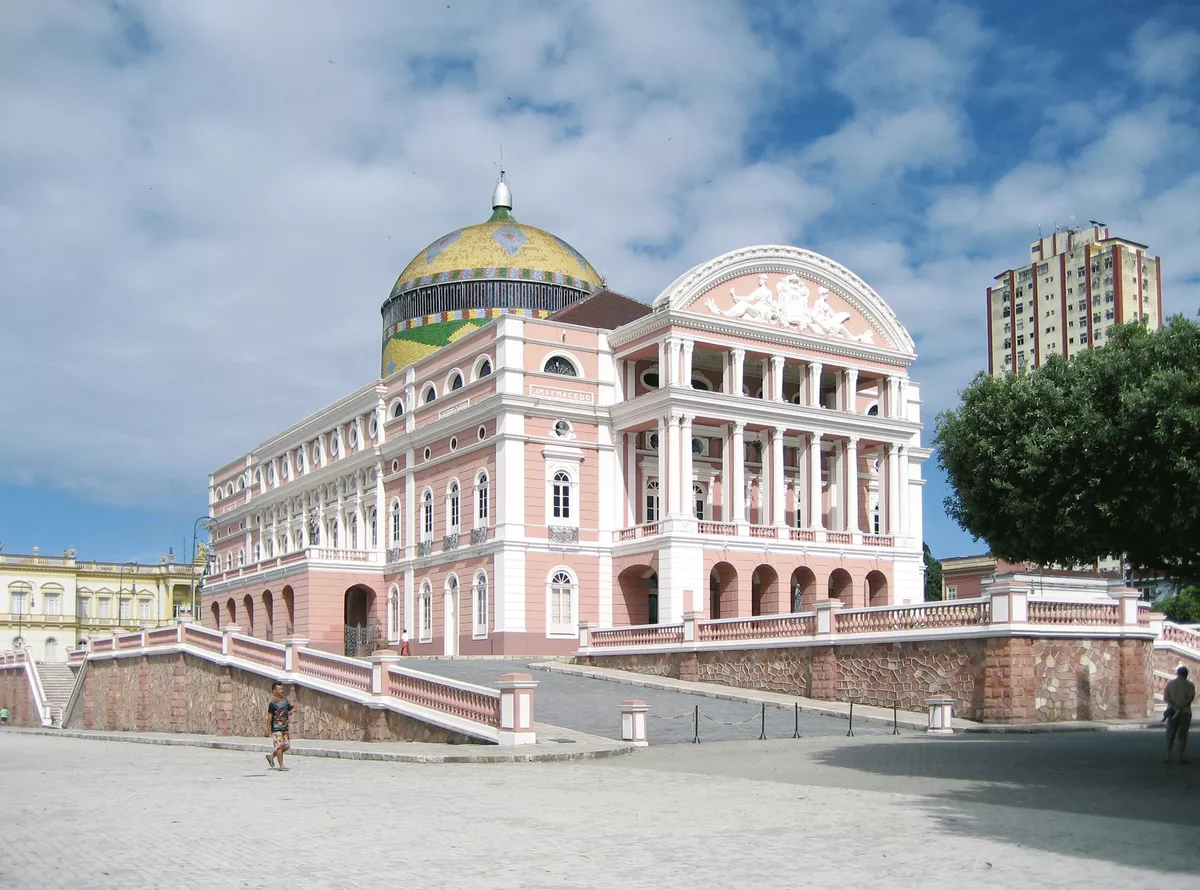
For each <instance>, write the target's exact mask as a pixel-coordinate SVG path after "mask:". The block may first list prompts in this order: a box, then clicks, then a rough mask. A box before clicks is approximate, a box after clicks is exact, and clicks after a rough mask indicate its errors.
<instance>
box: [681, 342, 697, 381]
mask: <svg viewBox="0 0 1200 890" xmlns="http://www.w3.org/2000/svg"><path fill="white" fill-rule="evenodd" d="M695 347H696V344H695V342H693V341H692V340H684V341H683V361H682V367H681V369H680V375H679V385H680V386H685V387H690V386H691V385H692V350H693V349H695Z"/></svg>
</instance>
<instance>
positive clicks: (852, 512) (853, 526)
mask: <svg viewBox="0 0 1200 890" xmlns="http://www.w3.org/2000/svg"><path fill="white" fill-rule="evenodd" d="M859 530H860V529H859V527H858V439H856V438H855V437H854V436H851V437H850V438H848V439H847V440H846V531H850V532H856V531H859Z"/></svg>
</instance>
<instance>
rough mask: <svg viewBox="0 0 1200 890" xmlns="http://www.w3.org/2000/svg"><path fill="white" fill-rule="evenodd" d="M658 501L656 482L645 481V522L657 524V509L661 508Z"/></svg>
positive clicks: (658, 517)
mask: <svg viewBox="0 0 1200 890" xmlns="http://www.w3.org/2000/svg"><path fill="white" fill-rule="evenodd" d="M661 503H662V502H661V501H660V500H659V489H658V480H657V479H649V480H647V481H646V522H658V520H659V519H660V518H661V516H660V513H659V508H660V506H661Z"/></svg>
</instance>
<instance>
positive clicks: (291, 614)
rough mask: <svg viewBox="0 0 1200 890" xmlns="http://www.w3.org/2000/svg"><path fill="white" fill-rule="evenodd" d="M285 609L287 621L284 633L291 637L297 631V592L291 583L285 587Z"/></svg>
mask: <svg viewBox="0 0 1200 890" xmlns="http://www.w3.org/2000/svg"><path fill="white" fill-rule="evenodd" d="M283 611H284V616H283V618H284V621H286V622H287V627H286V628H285V629H284V633H286V634H287V635H288V636H289V637H290V636H292V635H293V634H294V633H295V632H296V592H295V591H294V590H292V586H291V585H290V584H288V585H287V586H285V587H284V588H283Z"/></svg>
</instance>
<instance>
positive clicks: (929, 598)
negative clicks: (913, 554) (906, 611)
mask: <svg viewBox="0 0 1200 890" xmlns="http://www.w3.org/2000/svg"><path fill="white" fill-rule="evenodd" d="M921 548H922V551H923V555H924V558H925V601H926V602H936V601H938V600H940V599H941V598H942V564H941V563H940V562H939V561H938V560H936V559H934V558H933V551H932V550H930V549H929V545H928V544H922V545H921Z"/></svg>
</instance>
